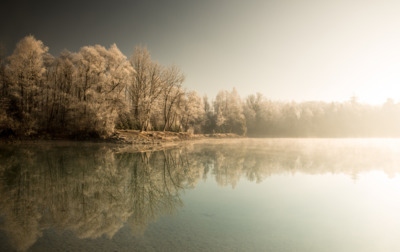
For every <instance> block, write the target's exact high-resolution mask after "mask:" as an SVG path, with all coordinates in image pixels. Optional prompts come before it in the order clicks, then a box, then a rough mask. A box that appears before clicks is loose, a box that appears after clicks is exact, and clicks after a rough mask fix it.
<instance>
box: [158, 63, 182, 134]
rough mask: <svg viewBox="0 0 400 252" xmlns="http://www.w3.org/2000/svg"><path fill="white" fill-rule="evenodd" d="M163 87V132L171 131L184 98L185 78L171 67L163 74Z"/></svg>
mask: <svg viewBox="0 0 400 252" xmlns="http://www.w3.org/2000/svg"><path fill="white" fill-rule="evenodd" d="M162 77H163V78H162V79H163V87H162V93H161V108H162V114H163V130H164V131H165V130H171V128H172V125H173V123H174V122H175V119H176V114H177V111H178V110H179V105H180V102H181V101H182V97H183V96H184V91H183V90H182V83H183V81H184V80H185V76H184V75H183V74H182V73H181V72H180V70H179V69H178V68H177V67H175V66H172V67H169V68H167V69H165V70H164V72H163V76H162Z"/></svg>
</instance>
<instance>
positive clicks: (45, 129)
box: [0, 36, 400, 138]
mask: <svg viewBox="0 0 400 252" xmlns="http://www.w3.org/2000/svg"><path fill="white" fill-rule="evenodd" d="M184 80H185V76H184V74H183V73H182V72H181V70H180V69H179V68H178V67H176V66H163V65H161V64H159V63H157V62H156V61H154V60H152V59H151V56H150V53H149V51H148V50H147V48H146V47H136V48H135V50H134V53H133V55H132V56H131V57H129V58H127V57H126V56H125V55H123V54H122V53H121V51H120V50H119V49H118V48H117V46H116V45H115V44H113V45H111V46H110V47H109V48H105V47H103V46H101V45H95V46H84V47H82V48H81V49H80V50H79V52H76V53H74V52H69V51H66V50H65V51H63V52H62V53H61V54H60V55H59V56H57V57H55V56H52V55H51V54H49V53H48V47H46V46H45V45H44V44H43V42H42V41H40V40H37V39H35V38H34V37H33V36H27V37H25V38H23V39H22V40H21V41H20V42H18V44H17V45H16V48H15V50H14V52H13V53H12V54H11V55H10V56H8V57H6V56H5V55H4V53H2V55H0V134H1V135H3V136H10V135H15V136H21V137H24V136H40V135H49V136H63V137H102V138H104V137H109V136H110V135H112V134H113V132H114V131H115V129H135V130H140V131H148V130H157V131H175V132H194V133H208V134H209V133H235V134H239V135H248V136H253V137H255V136H259V137H365V136H368V137H398V136H400V130H399V129H400V116H399V115H400V104H399V103H395V102H394V101H393V100H391V99H388V100H387V102H386V103H384V104H383V105H380V106H373V105H369V104H361V103H359V102H357V99H356V98H355V97H352V98H351V99H350V100H349V101H347V102H341V103H339V102H320V101H310V102H301V103H298V102H281V101H271V100H269V99H267V98H266V97H264V96H263V95H262V94H260V93H257V94H253V95H249V96H247V97H245V98H244V99H242V98H241V97H240V95H239V93H238V92H237V91H236V90H235V89H233V90H232V91H225V90H223V91H220V92H219V93H218V94H217V96H216V97H215V99H213V100H211V101H210V100H209V99H208V97H207V96H204V97H201V96H200V95H199V94H198V93H197V92H196V91H190V90H187V89H186V88H185V87H184V86H183V83H184Z"/></svg>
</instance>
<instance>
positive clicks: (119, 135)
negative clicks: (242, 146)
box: [0, 130, 243, 146]
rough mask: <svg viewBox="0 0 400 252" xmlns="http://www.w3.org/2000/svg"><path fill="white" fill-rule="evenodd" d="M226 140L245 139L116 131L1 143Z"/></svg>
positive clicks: (7, 139)
mask: <svg viewBox="0 0 400 252" xmlns="http://www.w3.org/2000/svg"><path fill="white" fill-rule="evenodd" d="M225 138H243V136H239V135H237V134H233V133H215V134H192V133H188V132H171V131H139V130H116V131H115V132H114V133H113V135H111V136H110V137H107V138H96V137H80V138H79V137H64V136H50V135H42V136H31V137H16V136H11V137H3V138H0V143H9V144H13V143H35V142H63V141H68V142H69V141H71V142H88V143H112V144H125V145H137V146H146V145H147V146H150V145H153V146H154V145H164V144H171V143H172V144H174V143H181V142H186V141H192V140H204V139H225Z"/></svg>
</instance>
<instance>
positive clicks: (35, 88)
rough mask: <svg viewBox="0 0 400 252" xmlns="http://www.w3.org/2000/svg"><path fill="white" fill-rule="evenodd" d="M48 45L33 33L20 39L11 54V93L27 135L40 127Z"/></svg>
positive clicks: (9, 69)
mask: <svg viewBox="0 0 400 252" xmlns="http://www.w3.org/2000/svg"><path fill="white" fill-rule="evenodd" d="M47 51H48V48H47V47H46V46H44V44H43V42H42V41H40V40H36V39H35V38H34V37H33V36H31V35H30V36H26V37H25V38H23V39H22V40H21V41H19V42H18V44H17V46H16V48H15V50H14V52H13V54H12V55H11V56H9V57H8V61H9V64H8V65H7V68H6V72H7V75H8V78H9V81H10V88H9V92H10V97H11V99H12V100H13V105H14V106H15V107H14V108H13V110H15V112H16V113H15V117H16V119H17V120H18V121H19V122H20V124H19V125H20V128H21V130H23V132H24V133H25V134H27V135H29V134H31V133H34V132H36V131H37V130H38V117H39V114H40V112H41V111H40V110H41V109H42V108H41V107H40V99H41V91H42V88H43V78H44V73H45V71H46V69H45V67H44V62H43V58H44V55H45V54H46V53H47Z"/></svg>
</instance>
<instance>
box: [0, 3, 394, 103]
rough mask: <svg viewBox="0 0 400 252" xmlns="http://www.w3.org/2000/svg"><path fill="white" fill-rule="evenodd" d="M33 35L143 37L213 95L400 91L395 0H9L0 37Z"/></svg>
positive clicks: (330, 97) (99, 40) (345, 95)
mask: <svg viewBox="0 0 400 252" xmlns="http://www.w3.org/2000/svg"><path fill="white" fill-rule="evenodd" d="M28 34H32V35H34V36H35V37H36V38H37V39H40V40H42V41H43V42H44V43H45V44H46V45H47V46H49V48H50V52H51V53H52V54H54V55H57V54H59V53H60V52H61V50H62V49H64V48H66V49H68V50H70V51H78V50H79V48H80V47H82V46H85V45H94V44H101V45H104V46H107V47H108V46H109V45H111V44H112V43H116V44H117V46H118V47H119V48H120V50H121V51H122V52H123V53H124V54H125V55H127V56H130V55H131V54H132V52H133V48H134V46H135V45H139V44H141V45H146V46H147V47H148V48H149V50H150V52H151V54H152V57H153V59H155V60H158V61H159V62H160V63H162V64H165V65H167V64H176V65H178V66H179V67H180V68H181V69H182V71H183V72H184V73H185V74H186V81H185V86H186V87H187V88H188V89H195V90H197V91H198V92H199V93H200V94H201V95H203V94H208V95H209V96H211V97H214V96H215V95H216V93H217V92H218V91H219V90H221V89H229V90H230V89H232V88H233V87H236V88H237V90H238V91H239V93H240V94H241V95H242V97H244V96H246V95H248V94H251V93H255V92H261V93H263V94H264V95H265V96H266V97H268V98H271V99H274V100H277V99H279V100H296V101H303V100H326V101H343V100H348V99H349V98H350V97H351V96H352V95H356V96H358V97H359V100H360V101H364V102H373V103H378V102H383V101H385V100H386V98H387V97H392V98H394V99H395V100H396V101H398V100H399V99H400V1H398V0H393V1H385V0H374V1H368V0H363V1H356V0H353V1H351V0H347V1H342V0H334V1H333V0H319V1H317V0H310V1H300V0H276V1H267V0H265V1H249V0H246V1H245V0H242V1H234V0H225V1H223V0H210V1H204V0H202V1H194V0H193V1H191V0H182V1H178V0H176V1H148V0H147V1H145V0H142V1H115V0H114V1H101V0H99V1H92V2H89V1H87V2H84V1H82V0H81V1H62V2H58V1H17V0H13V1H8V0H2V1H1V3H0V40H1V41H2V42H3V44H5V45H6V47H7V49H8V50H12V49H13V47H14V45H15V43H16V42H17V41H18V40H20V39H21V38H22V37H24V36H26V35H28Z"/></svg>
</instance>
